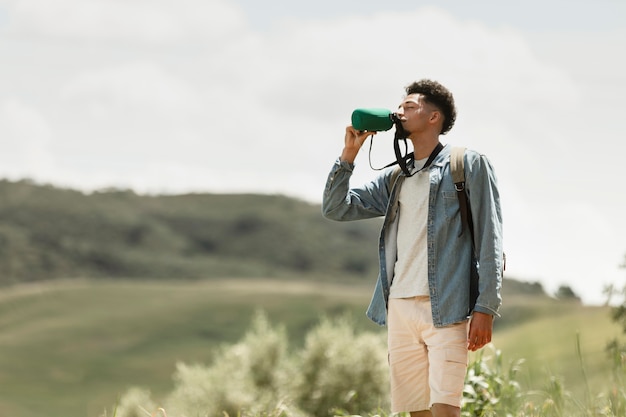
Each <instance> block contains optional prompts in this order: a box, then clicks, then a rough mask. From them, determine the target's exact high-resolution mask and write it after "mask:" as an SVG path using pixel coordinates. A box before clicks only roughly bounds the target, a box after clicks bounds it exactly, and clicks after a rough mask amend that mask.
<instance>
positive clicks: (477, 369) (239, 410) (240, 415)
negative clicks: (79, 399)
mask: <svg viewBox="0 0 626 417" xmlns="http://www.w3.org/2000/svg"><path fill="white" fill-rule="evenodd" d="M576 344H577V347H578V357H579V363H578V364H576V366H578V367H580V369H581V373H582V374H583V375H585V364H584V361H583V357H584V355H583V352H582V351H581V349H580V343H579V340H576ZM619 346H620V345H616V347H614V348H613V350H611V348H610V346H609V349H608V350H609V352H610V357H611V358H612V359H613V362H614V367H613V374H612V375H610V376H607V378H609V379H610V384H609V385H608V386H609V388H608V389H604V390H602V391H598V392H595V391H594V387H593V386H588V389H587V391H586V395H584V396H582V398H581V397H580V396H575V395H572V394H571V393H570V392H569V391H568V390H567V387H566V385H565V384H564V382H563V380H562V379H561V378H559V377H558V376H552V375H547V376H546V378H545V381H544V383H543V385H542V386H539V387H533V388H532V389H526V390H524V389H522V388H521V384H520V383H519V382H518V376H519V372H520V370H521V369H522V368H523V366H524V361H523V360H516V361H511V362H508V363H507V362H506V361H505V360H504V355H503V353H502V352H501V351H499V350H497V349H496V348H495V347H494V346H493V345H491V346H489V347H488V348H486V349H483V350H482V351H481V352H479V353H478V354H476V355H473V356H472V360H471V362H470V364H469V366H468V370H467V378H466V384H465V389H464V392H463V406H462V416H463V417H470V416H471V417H474V416H477V417H496V416H498V417H540V416H541V417H623V416H626V389H625V385H624V381H625V377H626V366H625V365H626V360H625V358H626V355H625V353H624V352H623V351H622V350H621V348H620V347H619ZM386 356H387V353H386V345H385V340H384V335H383V334H381V333H376V334H374V333H360V334H357V333H355V331H354V326H353V324H352V322H351V320H350V319H349V318H347V317H343V318H340V319H335V320H329V319H322V320H321V322H320V323H319V324H318V326H317V327H316V328H314V329H313V330H312V331H310V332H309V334H308V335H307V337H306V342H305V345H304V347H302V348H301V349H300V350H299V351H297V352H290V349H289V346H288V338H287V335H286V332H285V330H284V328H282V327H280V326H272V325H271V324H270V323H269V322H268V320H267V317H266V316H265V315H264V314H263V313H257V315H256V316H255V318H254V320H253V323H252V325H251V327H250V329H249V330H248V332H247V333H246V335H245V336H244V337H243V338H242V340H241V341H240V342H238V343H236V344H233V345H225V346H222V347H221V348H220V349H219V351H218V352H217V353H216V355H215V356H214V360H213V362H212V363H211V364H210V365H201V364H193V365H189V364H183V363H180V364H178V367H177V371H176V373H175V375H174V381H175V388H174V390H173V391H172V392H171V393H170V394H169V395H167V396H166V397H165V398H163V399H161V400H159V401H156V400H155V399H153V398H151V395H150V393H149V392H148V391H146V390H144V389H141V388H133V389H130V390H128V391H127V392H126V393H125V394H124V395H123V396H122V398H121V399H120V401H119V403H118V405H117V410H116V412H115V413H114V414H115V417H139V416H154V415H161V414H159V413H161V412H162V413H163V415H165V410H167V415H168V416H170V417H213V416H221V417H229V416H230V417H235V416H237V417H324V416H377V417H380V416H390V415H391V414H390V413H388V412H387V411H385V410H388V407H389V403H388V394H389V393H388V375H387V359H386ZM159 410H161V411H159ZM400 416H402V417H408V414H400V415H398V416H397V417H400Z"/></svg>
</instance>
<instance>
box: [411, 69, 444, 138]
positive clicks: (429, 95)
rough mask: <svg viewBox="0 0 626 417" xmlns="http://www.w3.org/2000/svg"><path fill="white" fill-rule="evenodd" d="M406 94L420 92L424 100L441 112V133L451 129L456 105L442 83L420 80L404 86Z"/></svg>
mask: <svg viewBox="0 0 626 417" xmlns="http://www.w3.org/2000/svg"><path fill="white" fill-rule="evenodd" d="M405 91H406V94H407V95H410V94H421V95H422V96H423V97H424V101H426V102H427V103H430V104H432V105H434V106H436V107H437V108H438V109H439V110H440V111H441V112H442V113H443V116H444V117H443V125H442V126H441V134H442V135H445V134H446V133H448V132H449V131H450V129H452V126H454V122H455V120H456V107H455V106H454V97H452V93H451V92H450V91H449V90H448V89H447V88H446V87H444V86H443V85H441V84H440V83H438V82H437V81H433V80H420V81H415V82H414V83H412V84H410V85H408V86H407V87H406V88H405Z"/></svg>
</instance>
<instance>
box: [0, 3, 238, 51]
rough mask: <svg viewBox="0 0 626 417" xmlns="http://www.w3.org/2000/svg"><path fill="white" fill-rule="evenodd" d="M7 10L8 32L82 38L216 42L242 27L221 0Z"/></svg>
mask: <svg viewBox="0 0 626 417" xmlns="http://www.w3.org/2000/svg"><path fill="white" fill-rule="evenodd" d="M9 14H10V20H9V32H10V33H14V34H18V35H22V36H23V35H26V36H42V37H49V36H52V37H64V38H74V39H75V40H80V41H85V40H101V41H121V42H137V41H138V42H149V43H162V42H165V43H170V42H176V41H178V42H180V41H189V40H190V39H194V38H196V37H200V38H206V39H216V40H217V39H220V37H222V36H228V35H231V34H232V33H236V32H237V31H238V30H241V29H242V28H243V27H244V25H245V19H244V16H243V14H242V13H241V11H240V10H239V9H237V8H236V7H233V6H232V5H231V4H228V3H226V2H224V1H221V0H210V1H205V2H200V1H194V0H178V1H176V2H173V1H168V0H81V1H76V0H56V1H54V2H51V1H46V0H19V1H15V2H13V4H12V5H11V6H10V10H9Z"/></svg>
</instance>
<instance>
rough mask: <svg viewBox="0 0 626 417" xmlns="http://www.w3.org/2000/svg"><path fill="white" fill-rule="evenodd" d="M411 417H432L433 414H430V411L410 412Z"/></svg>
mask: <svg viewBox="0 0 626 417" xmlns="http://www.w3.org/2000/svg"><path fill="white" fill-rule="evenodd" d="M411 417H433V414H432V413H431V412H430V410H424V411H411Z"/></svg>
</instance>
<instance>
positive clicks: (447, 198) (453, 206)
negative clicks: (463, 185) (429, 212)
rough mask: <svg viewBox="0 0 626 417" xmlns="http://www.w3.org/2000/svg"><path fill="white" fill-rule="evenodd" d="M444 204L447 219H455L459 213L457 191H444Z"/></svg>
mask: <svg viewBox="0 0 626 417" xmlns="http://www.w3.org/2000/svg"><path fill="white" fill-rule="evenodd" d="M443 205H444V211H445V215H446V219H454V218H455V217H456V216H458V215H459V210H460V209H459V200H458V197H457V195H456V191H444V192H443Z"/></svg>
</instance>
